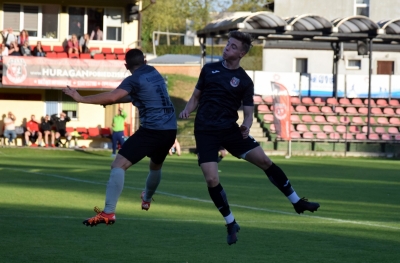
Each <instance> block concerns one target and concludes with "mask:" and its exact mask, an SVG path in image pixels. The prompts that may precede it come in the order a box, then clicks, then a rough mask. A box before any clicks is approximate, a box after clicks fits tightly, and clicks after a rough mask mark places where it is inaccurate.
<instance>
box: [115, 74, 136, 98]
mask: <svg viewBox="0 0 400 263" xmlns="http://www.w3.org/2000/svg"><path fill="white" fill-rule="evenodd" d="M131 77H132V76H131ZM131 77H127V78H125V79H124V80H123V81H122V82H121V84H119V86H118V87H117V89H123V90H125V91H127V92H128V93H129V94H130V93H134V92H135V88H134V87H135V85H134V83H133V81H132V80H131Z"/></svg>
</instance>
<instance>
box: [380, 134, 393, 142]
mask: <svg viewBox="0 0 400 263" xmlns="http://www.w3.org/2000/svg"><path fill="white" fill-rule="evenodd" d="M381 139H382V140H384V141H391V140H392V135H390V134H387V133H384V134H382V135H381Z"/></svg>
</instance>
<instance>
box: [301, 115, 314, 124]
mask: <svg viewBox="0 0 400 263" xmlns="http://www.w3.org/2000/svg"><path fill="white" fill-rule="evenodd" d="M301 120H302V121H303V122H305V123H312V122H314V120H313V118H312V117H311V116H310V115H303V116H302V117H301Z"/></svg>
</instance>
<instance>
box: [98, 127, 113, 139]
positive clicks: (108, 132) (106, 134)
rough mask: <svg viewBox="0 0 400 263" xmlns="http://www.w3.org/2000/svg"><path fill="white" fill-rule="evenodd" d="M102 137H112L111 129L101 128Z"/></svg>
mask: <svg viewBox="0 0 400 263" xmlns="http://www.w3.org/2000/svg"><path fill="white" fill-rule="evenodd" d="M100 135H101V137H110V136H111V129H110V128H101V129H100Z"/></svg>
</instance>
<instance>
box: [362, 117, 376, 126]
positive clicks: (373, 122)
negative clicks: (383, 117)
mask: <svg viewBox="0 0 400 263" xmlns="http://www.w3.org/2000/svg"><path fill="white" fill-rule="evenodd" d="M364 120H365V123H367V122H368V117H365V119H364ZM369 123H371V124H376V122H375V119H374V118H372V117H371V118H369Z"/></svg>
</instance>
